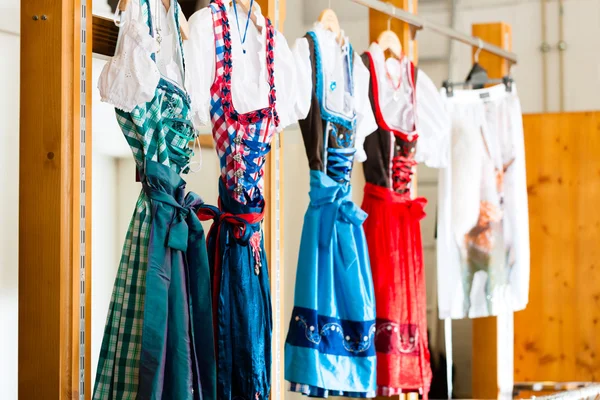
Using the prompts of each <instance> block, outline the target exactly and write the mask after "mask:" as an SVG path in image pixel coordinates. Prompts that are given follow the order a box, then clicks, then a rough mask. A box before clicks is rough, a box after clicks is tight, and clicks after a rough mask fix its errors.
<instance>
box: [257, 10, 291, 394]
mask: <svg viewBox="0 0 600 400" xmlns="http://www.w3.org/2000/svg"><path fill="white" fill-rule="evenodd" d="M275 3H276V0H264V1H261V2H260V6H261V8H262V12H263V14H264V15H266V16H268V17H269V18H270V19H271V21H272V22H273V23H274V24H275V23H276V21H275V19H276V18H275V17H276V13H277V11H278V14H279V15H277V25H276V26H275V27H276V28H277V29H278V30H279V31H280V32H283V26H284V21H285V16H286V13H285V10H286V0H278V3H279V4H278V6H279V7H278V10H277V9H276V4H275ZM278 93H280V92H278ZM276 135H277V137H276V138H273V143H272V149H271V152H270V153H269V154H268V155H267V163H266V170H265V201H266V210H265V224H264V226H265V250H266V252H267V256H268V264H269V277H270V279H271V299H272V301H273V303H274V304H273V316H274V317H275V315H276V313H277V309H276V304H279V313H278V314H277V317H278V319H279V321H280V326H279V329H280V331H279V334H278V333H277V331H274V332H273V335H277V334H278V340H279V346H278V349H277V350H278V351H279V355H280V357H279V360H278V364H276V363H275V362H276V359H275V358H276V355H275V354H274V355H273V356H274V357H273V362H274V364H273V368H277V369H278V370H279V372H280V374H273V377H274V379H276V381H275V380H274V381H273V382H272V385H271V398H272V399H278V398H283V396H285V393H286V392H287V385H286V383H285V379H284V374H283V370H284V365H285V361H284V346H285V335H286V333H287V330H286V329H285V327H286V326H287V325H286V321H284V319H283V318H284V315H285V307H284V292H283V289H282V287H283V282H284V269H285V268H284V264H283V262H284V261H283V260H284V256H283V204H284V201H283V162H282V161H281V160H282V159H283V136H284V135H283V134H277V133H276ZM277 144H279V148H276V146H277ZM274 151H278V152H279V165H278V170H279V186H278V187H277V185H276V184H275V180H276V179H277V170H276V168H275V154H274ZM277 197H278V198H279V204H280V209H279V226H277V223H276V222H277V221H276V218H275V217H276V209H277V205H276V199H277ZM277 229H279V241H278V240H277V236H276V235H275V232H276V230H277ZM276 249H277V250H279V268H278V270H277V271H275V270H274V269H273V267H274V266H275V265H276V262H277V259H276V254H275V250H276ZM275 273H277V274H278V276H279V279H278V281H279V292H278V291H277V280H276V279H275V278H276V276H275ZM275 302H277V303H275ZM274 319H275V318H274ZM274 329H277V327H274ZM276 386H277V388H276ZM277 392H278V393H279V394H278V395H275V393H277Z"/></svg>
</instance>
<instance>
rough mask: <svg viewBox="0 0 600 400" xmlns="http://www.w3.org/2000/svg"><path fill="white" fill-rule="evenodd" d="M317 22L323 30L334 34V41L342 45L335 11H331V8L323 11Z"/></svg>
mask: <svg viewBox="0 0 600 400" xmlns="http://www.w3.org/2000/svg"><path fill="white" fill-rule="evenodd" d="M319 22H320V23H321V25H323V27H324V28H325V29H327V30H328V31H331V32H333V33H335V38H336V40H337V41H338V43H340V44H342V42H343V38H342V28H340V21H339V20H338V17H337V15H336V14H335V11H333V10H332V9H331V8H327V9H325V10H323V11H322V12H321V15H319Z"/></svg>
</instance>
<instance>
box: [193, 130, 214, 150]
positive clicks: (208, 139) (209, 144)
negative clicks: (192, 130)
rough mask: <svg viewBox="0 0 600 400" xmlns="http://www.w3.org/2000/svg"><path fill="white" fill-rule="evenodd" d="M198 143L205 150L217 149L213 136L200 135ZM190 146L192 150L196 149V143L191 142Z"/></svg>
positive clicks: (207, 134)
mask: <svg viewBox="0 0 600 400" xmlns="http://www.w3.org/2000/svg"><path fill="white" fill-rule="evenodd" d="M198 142H199V143H200V147H201V148H203V149H214V148H215V142H214V140H213V137H212V135H211V134H209V133H206V134H200V135H198ZM189 145H190V147H191V148H194V142H191V143H190V144H189Z"/></svg>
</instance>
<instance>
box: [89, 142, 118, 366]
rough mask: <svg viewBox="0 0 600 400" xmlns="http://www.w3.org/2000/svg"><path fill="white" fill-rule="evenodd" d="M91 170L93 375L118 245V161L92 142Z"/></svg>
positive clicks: (114, 271) (115, 267)
mask: <svg viewBox="0 0 600 400" xmlns="http://www.w3.org/2000/svg"><path fill="white" fill-rule="evenodd" d="M92 170H93V173H94V179H93V180H92V204H93V207H92V377H95V376H96V366H97V364H98V354H99V353H100V346H101V344H102V335H103V333H104V321H105V320H106V314H107V312H108V306H109V304H110V296H111V291H112V286H113V283H114V280H115V276H116V273H117V267H118V265H119V264H118V262H119V258H120V254H119V253H120V249H121V247H120V246H118V245H117V241H116V240H115V236H116V234H117V218H116V211H117V185H116V182H117V162H116V160H115V158H113V157H111V156H108V155H106V154H103V153H101V152H99V151H98V150H97V147H96V146H93V150H92Z"/></svg>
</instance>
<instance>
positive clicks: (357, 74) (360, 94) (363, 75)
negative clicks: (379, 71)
mask: <svg viewBox="0 0 600 400" xmlns="http://www.w3.org/2000/svg"><path fill="white" fill-rule="evenodd" d="M353 75H354V99H355V100H354V101H355V105H356V144H355V148H356V155H355V156H354V159H355V160H356V161H359V162H364V161H366V159H367V153H365V149H364V144H365V139H366V137H367V136H369V135H370V134H371V133H373V132H374V131H375V130H376V129H377V122H375V115H373V108H372V107H371V100H370V99H369V79H370V77H371V74H370V73H369V70H368V69H367V67H366V66H365V64H364V63H363V62H362V59H361V58H360V56H359V55H358V54H357V53H355V54H354V74H353Z"/></svg>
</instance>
